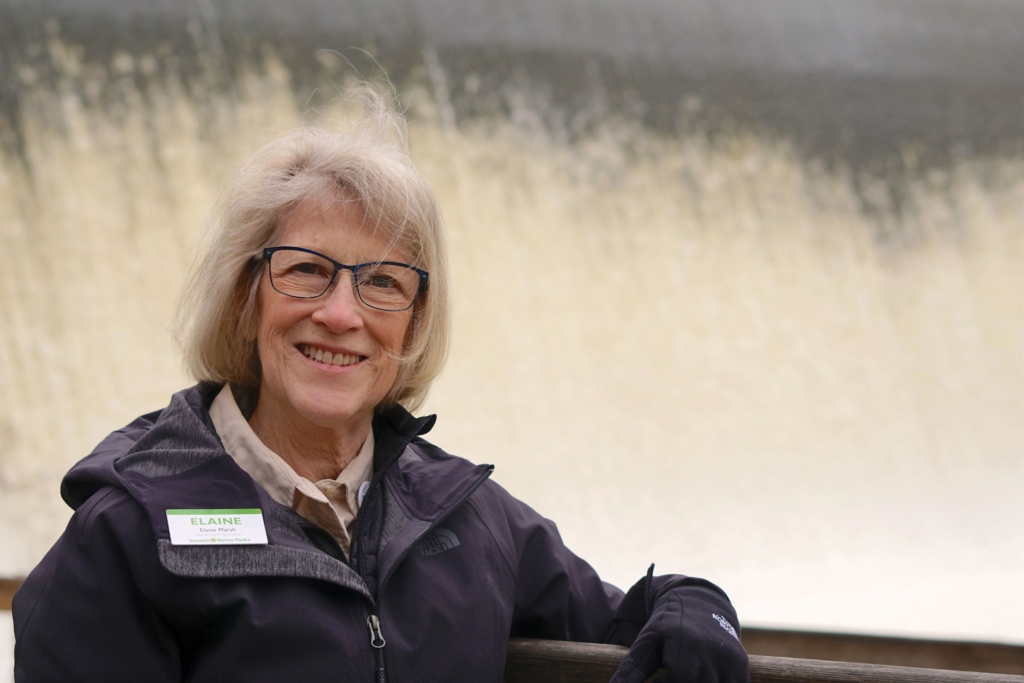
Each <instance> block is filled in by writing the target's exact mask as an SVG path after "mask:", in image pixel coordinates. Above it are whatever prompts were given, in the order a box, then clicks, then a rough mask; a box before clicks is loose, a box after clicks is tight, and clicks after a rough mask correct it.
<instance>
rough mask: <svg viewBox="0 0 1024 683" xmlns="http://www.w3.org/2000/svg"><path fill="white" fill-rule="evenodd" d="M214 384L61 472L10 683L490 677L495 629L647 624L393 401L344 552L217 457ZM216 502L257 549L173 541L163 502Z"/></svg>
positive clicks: (615, 638)
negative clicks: (61, 514)
mask: <svg viewBox="0 0 1024 683" xmlns="http://www.w3.org/2000/svg"><path fill="white" fill-rule="evenodd" d="M217 389H218V387H215V386H212V385H203V384H201V385H199V386H197V387H194V388H191V389H188V390H185V391H183V392H180V393H178V394H175V395H174V397H173V398H172V399H171V403H170V405H168V406H167V408H165V409H164V410H162V411H159V412H156V413H151V414H149V415H145V416H143V417H140V418H139V419H137V420H136V421H135V422H133V423H132V424H130V425H128V426H127V427H125V428H124V429H122V430H119V431H117V432H114V433H113V434H111V435H110V436H108V437H107V438H106V439H105V440H104V441H103V442H102V443H101V444H100V445H99V446H97V448H96V449H95V450H94V451H93V453H92V454H90V455H89V456H88V457H87V458H85V459H84V460H82V461H81V462H80V463H78V464H77V465H76V466H75V467H74V468H72V470H71V471H70V472H69V473H68V474H67V476H66V477H65V478H64V481H63V484H62V485H61V495H62V496H63V498H64V500H65V501H66V502H67V503H68V504H69V505H70V506H71V507H72V508H74V509H75V511H76V512H75V514H74V516H73V517H72V519H71V522H70V523H69V524H68V527H67V529H66V530H65V532H64V534H63V535H62V536H61V537H60V539H59V540H58V541H57V543H56V544H55V545H54V546H53V548H52V549H51V550H50V552H49V553H47V555H46V556H45V557H44V558H43V560H42V562H40V564H39V565H38V566H37V567H36V568H35V570H33V571H32V573H31V574H30V575H29V577H28V578H27V580H26V581H25V583H24V585H23V586H22V588H21V589H20V590H19V591H18V592H17V594H16V595H15V596H14V606H13V610H14V626H15V638H16V643H15V680H16V681H18V682H19V683H35V682H44V681H55V682H56V681H60V682H62V683H66V682H68V681H106V682H110V683H113V682H116V681H126V682H128V681H130V682H132V683H135V682H137V681H147V682H150V683H159V682H161V681H193V682H196V683H198V682H200V681H203V682H205V681H209V682H211V683H212V682H216V683H225V682H228V681H240V682H245V683H255V682H257V681H284V680H297V681H298V680H301V681H367V682H370V681H376V682H378V683H380V682H381V681H391V682H394V683H397V682H401V681H407V682H409V683H423V682H426V681H494V682H495V683H497V682H498V681H500V680H501V678H502V673H503V670H504V667H505V654H506V646H507V641H508V638H509V637H510V636H532V637H538V638H555V639H564V640H576V641H585V642H614V643H620V644H624V645H628V644H630V643H631V642H632V641H633V639H634V638H636V635H637V633H638V631H639V629H640V628H641V627H642V626H643V624H644V622H645V621H646V619H647V616H648V614H649V610H650V601H651V597H650V594H651V586H650V585H647V584H645V583H644V582H641V584H644V585H641V584H638V586H637V587H634V590H632V591H630V593H629V596H627V597H626V599H625V600H624V596H623V593H622V591H620V590H619V589H617V588H615V587H614V586H611V585H610V584H606V583H603V582H602V581H601V580H600V579H599V578H598V576H597V574H596V573H595V572H594V570H593V569H592V568H591V567H590V565H588V564H587V563H586V562H584V561H583V560H581V559H580V558H578V557H576V556H575V555H574V554H572V553H571V552H570V551H569V550H568V549H567V548H566V547H565V546H564V545H563V544H562V541H561V539H560V537H559V535H558V531H557V529H556V528H555V525H554V524H553V523H551V522H550V521H548V520H546V519H544V518H542V517H541V516H540V515H538V514H537V513H536V512H534V511H533V510H532V509H531V508H529V507H528V506H527V505H525V504H524V503H522V502H520V501H518V500H516V499H515V498H513V497H512V496H511V495H509V494H508V493H507V492H506V491H505V490H504V489H502V488H501V487H500V486H498V485H497V484H495V483H494V482H491V481H489V480H488V477H489V476H490V474H491V472H492V470H493V467H492V466H490V465H474V464H472V463H470V462H468V461H466V460H463V459H461V458H457V457H454V456H451V455H448V454H447V453H445V452H443V451H442V450H440V449H439V448H437V447H436V446H433V445H432V444H430V443H428V442H427V441H424V440H423V439H422V438H420V435H422V434H424V433H426V432H427V431H429V429H430V427H431V426H432V425H433V422H434V418H433V417H427V418H414V417H413V416H412V415H410V414H409V413H408V412H406V411H405V410H404V409H402V408H400V407H395V408H391V409H389V410H386V411H383V412H382V413H380V414H379V415H378V416H377V417H376V418H375V420H374V424H373V430H374V438H375V443H376V449H375V452H374V476H373V480H372V483H371V485H370V489H369V492H368V493H367V495H366V498H365V500H364V502H363V505H362V507H361V508H360V511H359V516H358V518H357V520H356V523H355V527H354V529H353V543H352V549H351V559H350V560H349V561H346V560H345V557H344V555H343V554H342V552H341V550H340V548H339V547H338V545H337V543H336V542H335V541H334V539H333V538H332V537H331V536H330V535H329V534H327V532H325V531H324V530H323V529H321V528H319V527H318V526H316V525H314V524H313V523H311V522H309V521H307V520H305V519H303V518H302V517H300V516H299V515H298V514H296V513H295V512H294V511H292V510H291V509H290V508H287V507H285V506H282V505H280V504H278V503H276V502H274V501H273V500H272V499H271V498H270V496H269V495H268V494H267V492H266V491H265V490H264V489H263V488H262V487H260V486H259V485H258V484H256V483H255V482H254V481H253V480H252V478H251V477H249V475H247V474H246V473H245V472H244V471H242V470H241V469H240V468H239V467H238V466H237V465H236V464H235V462H234V460H233V459H232V458H231V457H230V456H229V455H228V454H227V453H226V452H225V451H224V448H223V446H222V445H221V442H220V439H219V438H218V437H217V434H216V431H215V429H214V427H213V424H212V422H211V421H210V418H209V413H208V409H209V406H210V403H211V402H212V400H213V398H214V396H215V395H216V391H217ZM226 508H258V509H260V510H262V515H263V520H264V524H265V526H266V531H267V538H268V544H267V545H238V546H211V545H198V546H190V545H172V544H171V542H170V537H169V532H168V527H167V519H166V515H165V511H166V510H168V509H226ZM656 581H659V589H661V588H665V587H668V586H672V587H675V588H680V587H686V586H692V589H693V590H699V591H708V590H713V591H715V592H717V593H719V594H721V591H719V590H718V589H717V588H715V587H714V586H712V585H711V584H709V583H707V582H705V581H702V580H700V579H689V578H686V577H659V579H656ZM721 596H722V597H723V598H724V594H721ZM725 603H726V604H728V603H727V600H726V601H725ZM374 618H375V619H374ZM374 622H376V623H377V624H379V632H376V633H375V632H373V631H372V629H371V624H373V623H374ZM734 623H735V622H734ZM382 643H383V646H381V644H382Z"/></svg>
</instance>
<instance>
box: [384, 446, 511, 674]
mask: <svg viewBox="0 0 1024 683" xmlns="http://www.w3.org/2000/svg"><path fill="white" fill-rule="evenodd" d="M493 472H494V465H491V466H489V467H488V468H487V471H486V472H485V473H484V475H483V476H482V477H480V478H479V479H478V480H477V481H476V482H475V483H474V484H473V486H472V487H470V489H469V490H468V491H466V492H465V493H464V494H462V497H461V498H459V499H458V500H457V501H456V502H455V503H454V504H453V505H452V506H451V507H449V508H448V511H447V512H445V513H444V514H443V515H441V516H440V517H438V518H437V519H435V520H434V521H433V522H431V524H430V526H428V527H427V528H426V529H424V530H423V531H421V532H420V533H419V534H418V535H417V536H416V538H415V539H413V541H412V543H410V544H409V545H408V547H407V548H406V549H405V550H403V551H402V554H401V555H399V556H398V559H397V560H395V563H394V564H393V565H391V569H390V570H389V571H388V573H387V576H385V577H384V580H383V581H381V582H380V587H378V588H377V601H376V602H375V603H374V605H373V611H372V612H371V613H370V615H369V616H368V617H366V626H367V627H368V628H369V629H370V645H371V646H372V647H373V648H374V650H375V651H376V653H377V671H376V679H375V680H376V683H386V682H387V680H388V677H387V672H386V671H385V667H384V645H385V640H384V633H383V632H382V631H381V628H380V601H381V598H382V597H383V596H384V586H386V585H387V584H388V580H389V579H390V578H391V576H392V575H393V574H394V573H395V570H396V569H398V567H399V565H401V564H402V562H403V561H404V560H405V558H406V557H408V556H409V553H411V552H412V549H413V548H415V547H416V544H417V543H418V542H419V540H420V539H421V538H423V537H424V536H426V535H427V534H429V533H430V532H431V531H433V530H434V529H435V528H437V526H438V525H439V524H440V523H441V522H443V521H444V520H446V519H448V517H450V516H451V514H452V513H453V512H455V511H456V510H457V509H459V506H461V505H462V504H463V503H465V502H466V499H467V498H469V497H470V496H471V495H473V494H474V493H476V490H477V489H478V488H480V487H481V486H482V485H483V483H484V482H485V481H487V480H488V479H489V478H490V476H491V474H492V473H493Z"/></svg>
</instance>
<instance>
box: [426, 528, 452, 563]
mask: <svg viewBox="0 0 1024 683" xmlns="http://www.w3.org/2000/svg"><path fill="white" fill-rule="evenodd" d="M459 545H461V544H460V543H459V537H458V536H456V535H455V533H454V532H452V531H449V530H448V529H440V528H438V529H434V530H433V531H431V532H430V533H429V534H427V535H426V536H424V537H423V540H422V541H420V542H419V543H417V544H416V549H417V550H419V551H420V555H422V556H423V557H432V556H434V555H440V554H441V553H443V552H444V551H445V550H451V549H452V548H455V547H457V546H459Z"/></svg>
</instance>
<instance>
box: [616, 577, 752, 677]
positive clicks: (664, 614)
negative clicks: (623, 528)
mask: <svg viewBox="0 0 1024 683" xmlns="http://www.w3.org/2000/svg"><path fill="white" fill-rule="evenodd" d="M653 570H654V565H651V569H650V570H648V573H647V578H646V579H645V580H644V581H642V582H640V583H638V584H637V585H636V586H634V587H633V588H632V589H631V590H630V591H629V593H628V594H627V595H626V597H625V598H624V600H623V603H624V604H623V607H625V608H626V611H630V610H631V609H632V610H635V609H636V607H637V606H638V605H637V603H638V602H639V599H640V595H639V593H641V592H642V593H643V598H642V599H643V604H644V605H645V606H646V607H647V613H648V614H649V615H650V616H649V617H648V619H647V623H646V624H644V626H643V627H642V628H641V629H640V632H639V634H638V635H637V637H636V640H635V641H634V642H633V645H632V647H630V649H629V654H628V655H626V658H625V659H623V660H622V664H621V665H620V666H619V669H618V671H616V672H615V675H614V676H613V677H612V680H611V683H644V681H646V680H647V679H649V678H650V677H651V676H652V675H653V674H654V672H655V671H657V670H658V668H659V667H664V668H665V669H666V671H665V672H664V674H663V677H662V678H661V679H660V680H662V681H663V682H664V683H748V681H749V680H750V674H749V672H748V670H747V653H746V651H745V650H744V649H743V646H742V645H741V644H740V639H739V632H738V630H737V629H739V620H738V619H737V618H736V612H735V611H734V610H733V608H732V605H731V604H730V603H729V598H728V597H726V595H725V593H723V592H722V591H721V589H719V588H718V587H717V586H715V585H714V584H712V583H709V582H707V581H704V580H703V579H693V578H688V577H682V576H661V577H657V578H654V577H653V576H652V573H653ZM631 600H632V602H633V605H632V607H630V606H629V603H630V601H631Z"/></svg>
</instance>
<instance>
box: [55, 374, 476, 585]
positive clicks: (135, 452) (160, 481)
mask: <svg viewBox="0 0 1024 683" xmlns="http://www.w3.org/2000/svg"><path fill="white" fill-rule="evenodd" d="M218 389H219V387H218V386H217V385H210V384H200V385H198V386H196V387H192V388H190V389H186V390H185V391H182V392H179V393H177V394H175V395H174V396H173V397H172V398H171V402H170V404H169V405H168V406H167V407H166V408H165V409H164V410H163V411H160V412H159V413H152V414H150V415H147V416H144V417H143V418H140V419H139V420H136V421H135V422H133V423H132V425H129V427H127V428H125V429H124V430H119V431H118V432H115V433H114V434H112V435H111V436H110V437H108V438H107V439H106V440H104V441H103V442H102V443H101V444H100V446H98V447H97V449H96V451H94V452H93V453H92V454H91V455H90V456H89V457H87V458H86V459H85V460H83V461H82V462H81V463H79V464H78V465H76V466H75V467H74V468H72V470H71V472H69V473H68V476H67V477H65V480H64V482H63V484H62V487H61V490H62V495H64V498H65V500H66V501H68V503H69V504H71V505H72V507H78V505H80V504H81V502H84V500H85V499H87V498H88V497H89V495H91V493H93V492H95V491H96V490H98V489H99V488H101V487H103V486H108V485H110V486H116V487H118V488H123V489H125V490H127V491H128V492H129V493H130V494H131V495H132V496H133V497H134V498H135V499H136V500H137V501H138V502H139V504H140V505H142V507H143V508H144V509H145V510H146V513H147V515H148V516H149V519H150V522H151V524H152V526H153V532H154V534H155V536H156V539H157V546H158V552H159V557H160V562H161V564H162V565H163V566H164V567H165V568H166V569H167V570H168V571H170V572H171V573H172V574H175V575H177V576H183V577H206V578H212V577H231V576H235V577H238V576H296V577H306V578H312V579H318V580H324V581H330V582H332V583H335V584H338V585H341V586H344V587H346V588H349V589H352V590H355V591H356V592H359V593H361V594H363V595H364V596H366V597H367V598H369V599H371V600H372V599H373V593H375V592H376V591H375V590H373V591H371V587H370V586H368V585H367V582H366V581H364V579H363V577H362V576H360V573H361V574H362V575H363V576H376V575H377V574H380V575H381V576H383V575H384V572H386V571H390V569H391V568H392V567H393V566H394V565H395V564H396V563H397V561H399V560H400V559H401V558H402V557H404V556H405V554H407V552H408V550H409V548H410V547H411V546H412V545H413V544H414V543H416V542H417V541H418V540H419V539H420V538H421V537H422V535H423V534H424V533H426V531H427V530H429V529H430V528H432V526H435V525H436V524H437V523H438V522H439V520H442V519H443V518H444V517H445V516H447V514H450V512H451V511H452V509H454V507H455V506H456V505H458V504H459V503H461V502H462V501H463V500H464V499H465V498H466V496H467V495H469V492H471V491H472V490H475V487H476V486H479V485H480V483H481V482H482V481H483V479H485V478H486V477H487V476H488V475H489V474H490V470H491V468H490V466H474V465H472V464H471V463H469V462H467V461H465V460H462V459H461V458H454V457H452V456H449V455H447V454H444V453H443V452H442V451H440V450H439V449H436V448H434V447H433V446H430V445H429V444H427V443H426V442H425V441H422V440H418V441H417V442H415V443H412V442H413V440H414V439H416V437H418V436H419V435H420V434H424V433H426V432H427V431H429V430H430V428H431V427H432V426H433V424H434V421H435V418H434V416H429V417H423V418H416V417H414V416H412V415H411V414H409V413H408V411H406V410H405V409H404V408H402V407H401V406H393V407H390V408H387V409H384V410H381V411H379V412H378V414H377V415H376V416H375V419H374V425H373V429H374V438H375V440H376V448H375V450H374V469H375V474H374V479H373V484H372V486H373V487H375V488H376V489H377V490H378V493H377V495H376V496H374V499H375V500H374V506H368V508H369V509H365V510H360V517H359V518H357V520H358V521H359V523H360V525H361V528H364V529H370V528H371V527H372V528H373V531H374V533H373V534H372V541H373V543H372V544H370V543H368V545H373V551H374V552H373V556H374V557H373V560H374V561H373V562H371V563H368V565H373V566H366V567H362V568H361V572H360V573H357V572H356V571H355V570H353V569H352V567H350V566H349V565H348V564H346V563H344V562H342V561H340V560H338V559H335V558H333V557H331V556H330V555H328V554H326V553H324V552H322V551H320V550H318V549H317V548H316V547H315V546H314V545H313V543H312V542H311V541H310V539H309V537H308V536H307V535H306V533H305V532H304V531H303V528H302V527H303V526H304V525H307V526H308V525H309V522H306V521H305V520H304V519H303V518H301V517H300V516H299V515H298V514H296V513H295V512H294V511H293V510H291V509H290V508H288V507H286V506H283V505H280V504H278V503H276V502H275V501H273V500H272V499H271V498H270V496H269V495H268V494H267V492H266V491H265V490H264V489H263V488H262V487H260V486H258V485H257V484H256V483H255V482H254V481H253V480H252V478H250V477H249V475H248V474H246V473H245V472H244V471H243V470H242V469H241V468H240V467H238V465H237V464H235V462H234V460H233V459H232V458H231V456H229V455H228V454H227V453H226V452H225V450H224V447H223V445H222V444H221V442H220V439H219V438H218V436H217V434H216V430H215V429H214V427H213V424H212V422H211V421H210V418H209V413H208V408H209V405H210V403H211V402H212V400H213V397H214V396H216V391H217V390H218ZM369 498H370V496H368V499H367V502H368V503H369V502H370V500H369ZM213 508H259V509H260V510H262V511H263V517H264V525H265V527H266V530H267V539H268V544H267V545H266V546H175V545H172V544H171V542H170V534H169V531H168V528H167V517H166V511H167V510H168V509H213ZM364 512H365V513H369V514H364ZM364 518H365V519H364ZM367 522H372V523H371V524H367ZM367 539H369V537H367ZM377 557H379V558H380V560H381V562H380V563H379V564H380V570H382V571H380V572H378V568H377V566H376V565H377V564H378V563H377V562H376V559H377ZM370 570H372V571H370ZM370 582H371V583H375V582H374V581H373V579H372V578H371V579H370ZM374 588H375V587H374Z"/></svg>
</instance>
